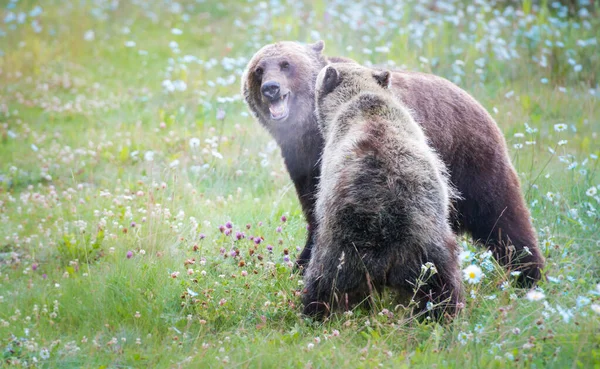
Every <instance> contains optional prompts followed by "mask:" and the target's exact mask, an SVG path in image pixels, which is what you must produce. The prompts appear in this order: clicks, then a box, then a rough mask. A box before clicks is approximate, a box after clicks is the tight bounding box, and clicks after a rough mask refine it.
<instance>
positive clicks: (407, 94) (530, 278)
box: [242, 41, 544, 285]
mask: <svg viewBox="0 0 600 369" xmlns="http://www.w3.org/2000/svg"><path fill="white" fill-rule="evenodd" d="M322 50H323V43H322V42H317V43H316V44H311V45H301V44H298V43H295V42H287V41H284V42H278V43H275V44H271V45H267V46H265V47H263V48H262V49H261V50H259V51H258V52H257V53H256V54H255V55H254V57H253V58H252V59H251V60H250V62H249V63H248V66H247V69H246V72H245V75H244V77H243V80H242V93H243V95H244V99H245V101H246V103H247V104H248V106H249V108H250V110H251V111H252V113H253V114H254V115H255V116H256V117H257V118H258V120H259V122H260V123H261V124H262V125H263V126H264V127H265V128H266V129H267V130H268V131H269V132H270V133H271V135H272V136H273V137H274V138H275V140H276V141H277V143H278V144H279V146H280V147H281V151H282V155H283V158H284V160H285V164H286V167H287V169H288V171H289V173H290V176H291V178H292V181H293V182H294V185H295V187H296V191H297V193H298V197H299V199H300V203H301V205H302V209H303V211H304V214H305V216H306V219H307V221H308V223H309V235H308V239H307V243H306V247H305V248H304V251H303V252H302V254H301V255H300V257H299V258H298V261H297V263H298V265H299V266H301V267H303V266H306V264H307V263H308V261H309V259H310V254H311V247H312V244H313V241H314V234H315V231H316V229H317V224H316V221H315V216H314V206H315V194H316V189H317V184H318V180H319V176H320V167H319V159H320V157H321V151H322V148H323V138H322V136H321V134H320V133H319V129H318V127H317V120H316V116H315V114H314V85H315V81H316V77H317V74H318V72H319V71H320V70H321V69H322V68H323V67H325V66H326V65H327V64H331V63H334V64H335V63H340V62H351V60H349V59H345V58H339V57H329V58H326V57H325V56H324V55H323V54H322ZM283 61H285V62H288V63H289V68H287V69H286V70H283V68H282V67H281V63H282V62H283ZM258 68H261V71H262V74H261V75H259V74H257V73H256V72H257V70H258ZM392 76H393V77H392V82H391V86H390V91H391V92H392V93H393V95H394V96H395V98H396V100H397V101H399V102H401V103H402V104H403V105H404V106H406V107H407V108H408V109H409V110H410V111H411V114H412V116H413V118H414V120H415V121H416V122H417V123H418V124H419V125H420V126H421V128H422V129H423V131H424V133H425V135H426V136H427V138H428V140H429V144H430V145H431V146H432V147H433V148H434V149H435V150H436V152H437V153H438V154H439V156H440V158H441V159H442V161H443V162H444V163H445V164H446V166H447V168H448V171H449V172H450V177H451V178H450V179H451V182H452V183H453V184H454V185H455V187H456V188H457V189H458V191H459V192H460V194H461V196H462V199H461V200H457V201H455V203H454V207H455V208H456V210H457V212H456V216H455V217H454V219H453V221H452V223H453V229H454V231H456V232H465V231H466V232H469V233H470V234H471V235H472V236H473V239H474V240H475V241H478V242H480V243H481V244H483V245H485V246H486V247H488V248H489V249H490V250H492V252H493V253H494V256H495V257H496V259H497V260H498V261H499V262H500V263H502V264H504V265H506V267H507V268H509V269H511V270H519V271H521V272H522V274H521V276H520V280H519V282H520V283H521V284H522V285H531V284H533V283H535V282H536V281H537V280H539V279H540V278H541V269H542V268H543V266H544V258H543V257H542V255H541V252H540V250H539V248H538V247H537V240H536V236H535V232H534V230H533V227H532V225H531V221H530V216H529V211H528V209H527V207H526V206H525V202H524V201H523V197H522V195H521V188H520V183H519V179H518V177H517V174H516V173H515V170H514V168H513V166H512V164H511V162H510V158H509V156H508V151H507V148H506V143H505V141H504V138H503V136H502V133H501V132H500V130H499V129H498V127H497V126H496V123H495V122H494V120H493V119H492V117H491V116H490V115H489V114H488V113H487V111H486V110H485V109H484V108H483V107H482V106H481V105H480V104H479V103H478V102H477V101H476V100H475V99H473V98H472V97H471V96H470V95H469V94H468V93H466V92H465V91H463V90H462V89H460V88H459V87H457V86H456V85H454V84H452V83H451V82H449V81H447V80H445V79H443V78H440V77H436V76H433V75H431V74H425V73H416V72H408V71H394V72H393V73H392ZM270 80H275V81H279V82H280V83H281V86H282V91H285V92H289V93H290V98H289V111H290V113H289V116H288V117H287V118H286V119H285V120H280V121H274V120H272V119H271V117H270V116H269V113H268V102H267V100H266V99H265V98H264V96H263V95H262V94H261V91H260V88H261V85H262V84H263V83H265V82H268V81H270ZM525 247H527V248H528V249H529V253H527V252H526V251H525Z"/></svg>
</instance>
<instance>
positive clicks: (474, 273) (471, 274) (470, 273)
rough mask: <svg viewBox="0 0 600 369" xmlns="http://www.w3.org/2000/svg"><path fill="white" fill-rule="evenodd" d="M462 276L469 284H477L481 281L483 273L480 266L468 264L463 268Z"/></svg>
mask: <svg viewBox="0 0 600 369" xmlns="http://www.w3.org/2000/svg"><path fill="white" fill-rule="evenodd" d="M463 277H464V279H465V281H467V282H469V284H477V283H479V282H480V281H481V279H482V278H483V277H485V275H484V274H483V272H482V271H481V268H480V267H479V266H477V265H469V266H468V267H466V268H465V269H463Z"/></svg>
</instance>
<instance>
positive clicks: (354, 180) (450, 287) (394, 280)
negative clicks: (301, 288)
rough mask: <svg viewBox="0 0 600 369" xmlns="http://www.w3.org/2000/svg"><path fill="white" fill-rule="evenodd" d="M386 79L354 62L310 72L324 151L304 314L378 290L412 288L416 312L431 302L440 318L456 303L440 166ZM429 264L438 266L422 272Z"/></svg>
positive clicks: (455, 269)
mask: <svg viewBox="0 0 600 369" xmlns="http://www.w3.org/2000/svg"><path fill="white" fill-rule="evenodd" d="M389 79H390V73H389V72H387V71H385V72H379V71H378V72H375V71H373V70H371V69H368V68H365V67H361V66H359V65H358V64H335V65H331V66H328V67H325V68H324V69H323V70H322V71H321V73H320V74H319V75H318V77H317V83H316V88H315V91H316V92H315V94H316V113H317V121H318V123H319V127H320V129H321V132H322V133H323V137H324V139H325V147H324V149H323V156H322V163H321V182H320V183H319V190H318V195H317V201H316V208H315V210H316V220H317V223H318V224H319V227H318V229H317V231H316V242H315V245H314V248H313V255H312V257H311V260H310V263H309V265H308V267H307V269H306V273H305V277H304V282H305V294H304V296H303V303H304V313H305V314H308V315H314V316H322V315H324V314H326V313H327V312H329V311H330V310H331V308H334V307H336V306H341V307H344V308H346V309H349V308H352V307H353V306H354V305H356V304H358V303H360V302H361V301H368V296H369V295H370V294H371V292H372V291H380V290H381V289H382V288H383V287H385V286H388V287H391V288H393V289H395V290H397V291H399V292H400V295H401V296H407V295H408V296H412V295H413V294H414V297H415V301H416V302H417V303H418V304H419V308H420V309H421V310H423V309H426V306H427V302H431V303H432V305H430V307H429V309H432V307H433V306H435V309H434V310H433V311H432V313H433V314H434V315H435V316H438V317H439V316H440V315H441V312H443V311H444V310H446V311H448V312H449V313H451V314H454V313H455V311H456V308H457V306H458V304H459V303H460V302H462V292H461V291H462V281H461V276H460V269H459V265H458V256H457V247H456V237H455V235H454V233H453V232H452V229H451V227H450V223H449V208H450V195H451V193H452V190H451V189H450V187H449V185H448V181H447V178H446V175H445V173H446V169H445V167H444V164H443V163H442V162H441V161H440V160H439V158H438V157H437V155H436V154H435V153H434V152H433V150H432V149H431V148H430V147H429V146H428V145H427V141H426V138H425V135H424V134H423V131H422V130H421V128H420V127H419V125H418V124H417V123H415V121H414V120H413V119H412V117H411V116H410V114H409V113H408V111H407V110H406V109H405V108H404V107H403V106H401V105H400V104H399V103H398V102H396V101H395V100H394V98H393V96H392V94H391V93H389V90H388V84H389ZM427 263H432V264H433V265H434V269H435V270H436V271H437V272H436V273H434V274H433V275H430V274H429V273H426V274H425V275H423V274H422V273H423V272H422V268H423V265H426V264H427ZM420 278H421V281H422V282H423V283H424V284H422V285H421V284H420V283H419V282H418V281H419V279H420Z"/></svg>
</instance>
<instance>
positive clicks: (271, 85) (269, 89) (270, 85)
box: [260, 81, 281, 101]
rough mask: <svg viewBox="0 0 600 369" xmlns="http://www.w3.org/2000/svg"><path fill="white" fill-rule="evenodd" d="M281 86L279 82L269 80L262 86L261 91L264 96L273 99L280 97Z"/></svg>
mask: <svg viewBox="0 0 600 369" xmlns="http://www.w3.org/2000/svg"><path fill="white" fill-rule="evenodd" d="M280 87H281V86H280V85H279V82H276V81H267V82H265V83H263V85H262V86H261V87H260V92H261V93H262V94H263V96H264V97H266V98H267V99H269V100H271V101H272V100H275V99H278V98H279V91H280Z"/></svg>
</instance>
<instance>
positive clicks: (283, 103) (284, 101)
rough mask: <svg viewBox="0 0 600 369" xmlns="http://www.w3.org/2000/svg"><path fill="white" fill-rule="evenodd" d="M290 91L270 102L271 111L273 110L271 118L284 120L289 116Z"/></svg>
mask: <svg viewBox="0 0 600 369" xmlns="http://www.w3.org/2000/svg"><path fill="white" fill-rule="evenodd" d="M289 96H290V93H289V92H288V93H286V94H285V95H282V96H281V98H279V99H276V100H274V101H271V103H270V104H269V111H270V112H271V119H273V120H282V119H285V118H287V116H288V113H289V110H288V98H289Z"/></svg>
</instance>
